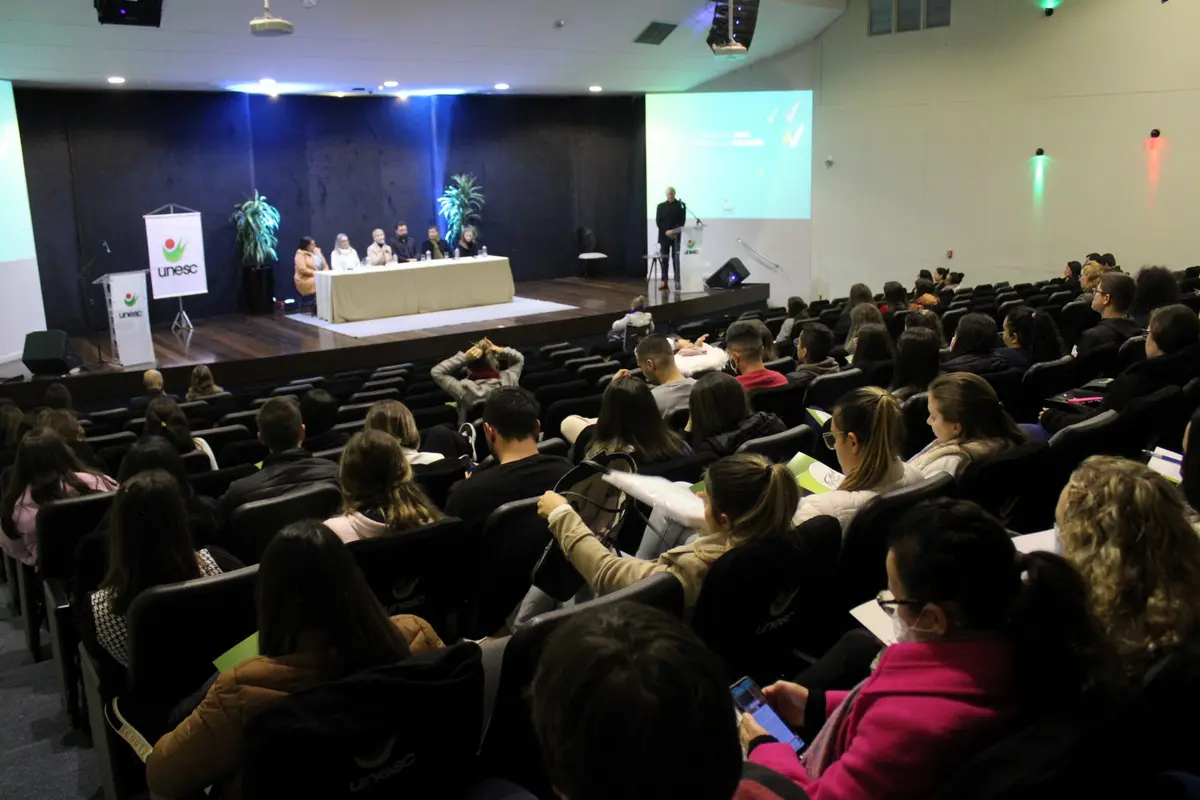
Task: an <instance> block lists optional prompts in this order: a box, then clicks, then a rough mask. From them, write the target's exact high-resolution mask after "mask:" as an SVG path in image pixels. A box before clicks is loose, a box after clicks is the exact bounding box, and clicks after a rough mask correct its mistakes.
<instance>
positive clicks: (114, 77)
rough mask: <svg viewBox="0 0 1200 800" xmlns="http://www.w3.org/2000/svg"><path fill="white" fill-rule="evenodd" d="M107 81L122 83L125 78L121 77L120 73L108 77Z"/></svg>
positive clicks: (116, 83) (115, 83)
mask: <svg viewBox="0 0 1200 800" xmlns="http://www.w3.org/2000/svg"><path fill="white" fill-rule="evenodd" d="M108 82H109V83H111V84H114V85H119V84H122V83H124V82H125V79H124V78H122V77H121V76H120V75H113V76H112V77H110V78H109V79H108Z"/></svg>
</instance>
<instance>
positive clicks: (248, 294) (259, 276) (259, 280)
mask: <svg viewBox="0 0 1200 800" xmlns="http://www.w3.org/2000/svg"><path fill="white" fill-rule="evenodd" d="M242 296H243V297H245V298H246V311H247V313H250V314H270V313H271V312H272V310H273V309H274V305H275V273H274V271H273V270H272V269H271V267H270V266H263V267H245V268H244V269H243V270H242Z"/></svg>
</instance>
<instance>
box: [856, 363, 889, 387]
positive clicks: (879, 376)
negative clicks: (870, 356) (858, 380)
mask: <svg viewBox="0 0 1200 800" xmlns="http://www.w3.org/2000/svg"><path fill="white" fill-rule="evenodd" d="M894 366H895V364H894V362H893V361H892V360H891V359H888V360H886V361H871V362H868V363H864V364H859V365H858V369H861V370H862V373H863V380H864V381H865V384H864V385H866V386H878V387H880V388H881V389H886V388H888V387H889V386H891V385H892V371H893V369H894Z"/></svg>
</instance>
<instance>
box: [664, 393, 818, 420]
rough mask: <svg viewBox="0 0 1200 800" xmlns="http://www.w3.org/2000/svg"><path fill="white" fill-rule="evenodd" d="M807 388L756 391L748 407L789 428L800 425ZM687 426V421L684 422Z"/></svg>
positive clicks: (803, 416)
mask: <svg viewBox="0 0 1200 800" xmlns="http://www.w3.org/2000/svg"><path fill="white" fill-rule="evenodd" d="M807 391H808V387H807V386H805V385H803V384H796V383H789V384H787V385H785V386H776V387H774V388H771V389H757V390H755V391H752V392H750V407H751V408H752V409H754V410H755V411H766V412H768V413H771V414H774V415H775V416H777V417H779V418H780V419H781V420H783V423H784V424H785V425H787V426H788V427H789V428H795V427H796V426H797V425H802V424H803V423H804V421H805V419H806V415H805V393H806V392H807ZM684 424H685V425H686V424H687V420H686V419H685V420H684Z"/></svg>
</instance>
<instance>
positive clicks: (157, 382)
mask: <svg viewBox="0 0 1200 800" xmlns="http://www.w3.org/2000/svg"><path fill="white" fill-rule="evenodd" d="M142 390H143V391H142V394H141V396H139V397H135V398H133V399H131V400H130V401H129V409H130V410H131V411H133V412H134V413H135V414H137V413H142V414H144V413H145V410H146V406H148V405H150V401H151V400H154V399H156V398H158V397H163V396H164V394H165V393H164V392H163V376H162V373H161V372H159V371H158V370H156V369H148V370H146V371H145V372H143V373H142ZM165 396H166V397H170V398H171V399H172V400H177V398H176V397H175V396H174V395H165Z"/></svg>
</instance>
